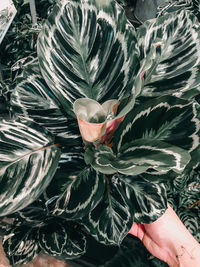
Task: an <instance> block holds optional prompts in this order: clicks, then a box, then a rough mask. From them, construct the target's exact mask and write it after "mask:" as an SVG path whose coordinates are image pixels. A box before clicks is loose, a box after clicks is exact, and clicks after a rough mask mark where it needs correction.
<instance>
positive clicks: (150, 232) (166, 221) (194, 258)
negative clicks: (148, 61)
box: [129, 206, 200, 267]
mask: <svg viewBox="0 0 200 267" xmlns="http://www.w3.org/2000/svg"><path fill="white" fill-rule="evenodd" d="M129 233H130V234H132V235H134V236H137V237H138V238H139V239H140V240H141V241H142V242H143V244H144V245H145V247H146V248H147V249H148V250H149V252H150V253H151V254H152V255H154V256H155V257H157V258H159V259H161V260H163V261H165V262H166V263H167V264H168V265H169V266H170V267H200V244H199V243H198V242H197V240H196V239H195V238H194V237H193V236H192V235H191V234H190V232H189V231H188V230H187V228H186V227H185V226H184V224H183V223H182V222H181V220H180V219H179V217H178V216H177V214H176V213H175V212H174V210H173V209H172V208H171V207H170V206H168V208H167V210H166V212H165V213H164V214H163V215H162V216H161V217H160V218H159V219H158V220H156V221H155V222H153V223H150V224H136V223H133V225H132V227H131V229H130V231H129Z"/></svg>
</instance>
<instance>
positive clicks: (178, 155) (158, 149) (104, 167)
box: [85, 138, 190, 175]
mask: <svg viewBox="0 0 200 267" xmlns="http://www.w3.org/2000/svg"><path fill="white" fill-rule="evenodd" d="M85 158H86V161H87V162H89V163H90V164H91V165H92V167H93V168H94V169H95V170H97V171H100V172H102V173H105V174H113V173H116V172H119V173H123V174H130V175H136V174H140V173H143V172H145V171H147V170H149V169H150V170H153V171H158V172H161V173H163V172H165V173H166V172H167V171H169V170H173V171H175V172H178V173H179V172H182V171H183V170H184V168H185V166H186V165H187V164H188V162H189V161H190V155H189V153H188V152H187V151H186V150H184V149H182V148H179V147H177V146H172V145H170V144H168V143H165V142H162V141H156V140H145V139H142V138H141V139H138V140H136V141H132V142H129V143H127V144H126V145H124V146H123V147H122V148H121V149H120V152H119V153H118V154H117V155H115V154H114V153H113V151H112V149H111V148H108V147H106V146H105V145H104V146H103V145H102V146H98V147H97V148H96V149H95V148H93V149H91V148H88V149H87V151H86V155H85Z"/></svg>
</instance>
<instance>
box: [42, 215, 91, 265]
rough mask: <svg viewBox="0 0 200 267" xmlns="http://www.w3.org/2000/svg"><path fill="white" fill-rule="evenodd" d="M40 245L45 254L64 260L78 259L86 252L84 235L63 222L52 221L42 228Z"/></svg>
mask: <svg viewBox="0 0 200 267" xmlns="http://www.w3.org/2000/svg"><path fill="white" fill-rule="evenodd" d="M39 245H40V247H41V249H42V250H43V251H44V252H45V253H47V254H49V255H51V256H55V257H60V258H61V259H63V260H66V259H73V258H78V257H80V256H81V255H83V254H84V253H85V252H86V238H85V236H84V235H83V233H81V232H79V231H78V230H75V229H73V225H70V224H69V222H66V221H62V220H52V221H51V222H50V223H49V224H48V225H46V226H44V227H41V228H40V230H39Z"/></svg>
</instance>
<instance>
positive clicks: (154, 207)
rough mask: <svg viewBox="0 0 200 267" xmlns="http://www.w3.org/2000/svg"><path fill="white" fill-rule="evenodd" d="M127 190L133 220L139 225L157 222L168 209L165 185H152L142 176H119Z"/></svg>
mask: <svg viewBox="0 0 200 267" xmlns="http://www.w3.org/2000/svg"><path fill="white" fill-rule="evenodd" d="M118 177H119V179H120V181H121V183H122V185H123V186H124V187H125V188H126V191H125V192H126V195H127V198H128V199H129V208H130V210H131V216H132V220H133V221H135V222H137V223H151V222H153V221H155V220H157V219H158V218H159V217H160V216H161V215H162V214H163V213H164V212H165V210H166V208H167V195H166V190H165V186H164V184H163V183H155V182H154V183H152V182H149V181H147V180H145V179H144V178H143V177H142V176H141V175H120V174H119V175H118Z"/></svg>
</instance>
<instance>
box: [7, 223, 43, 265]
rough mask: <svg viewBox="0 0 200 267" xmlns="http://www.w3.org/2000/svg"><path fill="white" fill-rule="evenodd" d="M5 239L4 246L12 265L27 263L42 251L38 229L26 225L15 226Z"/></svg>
mask: <svg viewBox="0 0 200 267" xmlns="http://www.w3.org/2000/svg"><path fill="white" fill-rule="evenodd" d="M9 231H10V234H8V235H5V236H4V239H3V248H4V251H5V253H6V256H7V258H8V259H9V261H10V264H12V266H19V265H21V264H26V263H28V262H30V261H31V260H33V259H34V258H35V257H36V256H37V254H38V253H39V252H40V251H41V249H40V247H39V245H38V242H37V230H36V229H34V228H32V227H28V226H25V225H21V226H13V227H11V228H10V230H9Z"/></svg>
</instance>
